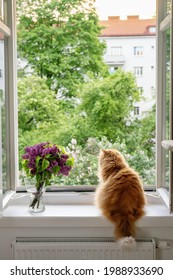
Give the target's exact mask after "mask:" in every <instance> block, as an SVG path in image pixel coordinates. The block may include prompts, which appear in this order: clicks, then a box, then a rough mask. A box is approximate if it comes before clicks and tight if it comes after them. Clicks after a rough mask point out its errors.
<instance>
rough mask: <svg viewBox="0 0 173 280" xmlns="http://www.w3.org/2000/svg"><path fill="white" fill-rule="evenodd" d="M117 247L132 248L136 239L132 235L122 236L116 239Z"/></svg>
mask: <svg viewBox="0 0 173 280" xmlns="http://www.w3.org/2000/svg"><path fill="white" fill-rule="evenodd" d="M118 245H119V248H122V249H130V250H131V249H133V248H135V246H136V241H135V239H134V238H133V237H132V236H127V237H123V238H121V239H119V240H118Z"/></svg>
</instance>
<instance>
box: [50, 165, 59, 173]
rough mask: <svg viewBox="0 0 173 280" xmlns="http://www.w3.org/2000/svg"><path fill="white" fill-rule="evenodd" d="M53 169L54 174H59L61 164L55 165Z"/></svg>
mask: <svg viewBox="0 0 173 280" xmlns="http://www.w3.org/2000/svg"><path fill="white" fill-rule="evenodd" d="M52 170H53V173H54V174H57V173H58V171H59V170H60V167H59V166H54V167H53V168H52Z"/></svg>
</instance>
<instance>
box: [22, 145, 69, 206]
mask: <svg viewBox="0 0 173 280" xmlns="http://www.w3.org/2000/svg"><path fill="white" fill-rule="evenodd" d="M73 165H74V158H73V157H70V156H69V155H68V154H67V153H66V150H65V148H64V147H62V146H58V145H56V144H51V143H49V142H43V143H39V144H36V145H34V146H28V147H26V148H25V154H24V155H23V156H22V167H23V169H24V171H25V173H26V175H27V177H31V178H33V177H35V178H36V186H35V188H36V195H35V197H34V199H33V201H32V202H31V205H30V207H32V208H34V207H35V206H36V204H37V207H38V206H39V197H40V195H41V192H42V190H43V188H44V187H46V186H47V185H49V184H50V181H51V179H52V178H53V177H54V176H60V175H63V176H68V175H69V172H70V170H71V168H72V166H73Z"/></svg>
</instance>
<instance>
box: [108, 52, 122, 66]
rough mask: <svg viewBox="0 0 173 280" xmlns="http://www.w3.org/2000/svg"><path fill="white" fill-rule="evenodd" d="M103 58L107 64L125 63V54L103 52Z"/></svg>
mask: <svg viewBox="0 0 173 280" xmlns="http://www.w3.org/2000/svg"><path fill="white" fill-rule="evenodd" d="M104 60H105V62H106V64H108V65H123V64H124V63H125V56H124V55H108V54H105V55H104Z"/></svg>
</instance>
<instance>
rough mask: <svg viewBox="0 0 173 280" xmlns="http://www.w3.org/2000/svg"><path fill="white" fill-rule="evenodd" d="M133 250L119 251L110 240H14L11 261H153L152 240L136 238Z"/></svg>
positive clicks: (153, 248) (153, 246) (153, 243)
mask: <svg viewBox="0 0 173 280" xmlns="http://www.w3.org/2000/svg"><path fill="white" fill-rule="evenodd" d="M136 241H137V245H136V247H135V249H132V250H123V249H120V248H119V247H118V245H117V243H116V242H115V241H114V240H113V239H111V238H109V239H108V238H102V239H101V238H92V239H90V238H87V239H84V238H71V239H69V238H17V239H16V240H15V241H14V242H13V244H12V250H13V252H12V253H13V259H14V260H153V259H155V247H156V245H155V242H154V240H153V239H137V240H136Z"/></svg>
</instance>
